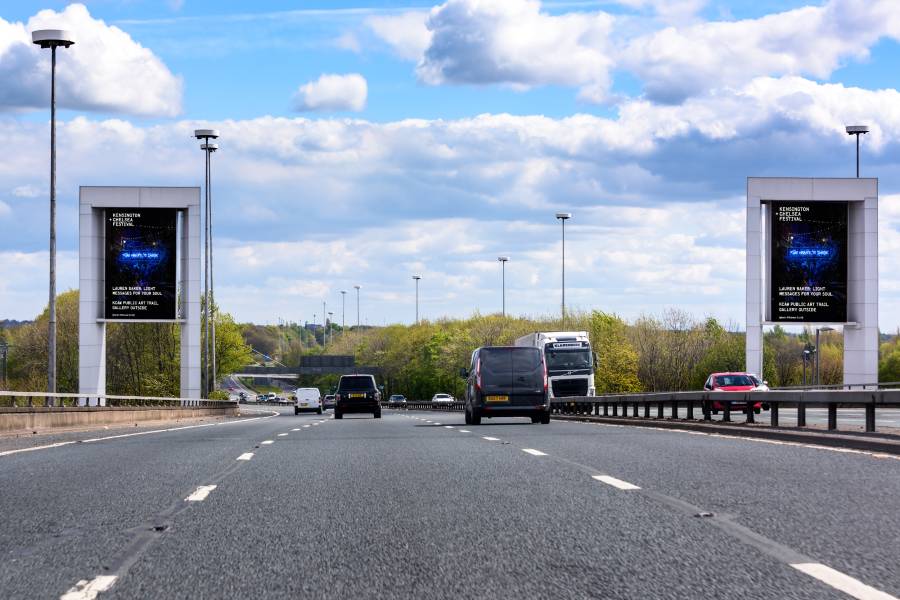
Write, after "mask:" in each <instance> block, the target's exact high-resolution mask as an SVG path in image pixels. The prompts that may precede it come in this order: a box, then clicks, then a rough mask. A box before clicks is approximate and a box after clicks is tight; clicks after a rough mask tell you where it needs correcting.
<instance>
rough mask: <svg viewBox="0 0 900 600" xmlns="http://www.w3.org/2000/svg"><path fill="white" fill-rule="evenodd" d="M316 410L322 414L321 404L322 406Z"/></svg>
mask: <svg viewBox="0 0 900 600" xmlns="http://www.w3.org/2000/svg"><path fill="white" fill-rule="evenodd" d="M316 412H318V413H319V414H320V415H321V414H322V407H321V406H320V407H319V410H318V411H316Z"/></svg>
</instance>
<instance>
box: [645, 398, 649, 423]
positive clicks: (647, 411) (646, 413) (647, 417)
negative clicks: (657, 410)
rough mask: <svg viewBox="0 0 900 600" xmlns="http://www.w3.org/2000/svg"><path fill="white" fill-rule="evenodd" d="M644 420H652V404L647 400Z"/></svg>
mask: <svg viewBox="0 0 900 600" xmlns="http://www.w3.org/2000/svg"><path fill="white" fill-rule="evenodd" d="M644 418H645V419H649V418H650V403H649V402H647V401H646V400H645V401H644Z"/></svg>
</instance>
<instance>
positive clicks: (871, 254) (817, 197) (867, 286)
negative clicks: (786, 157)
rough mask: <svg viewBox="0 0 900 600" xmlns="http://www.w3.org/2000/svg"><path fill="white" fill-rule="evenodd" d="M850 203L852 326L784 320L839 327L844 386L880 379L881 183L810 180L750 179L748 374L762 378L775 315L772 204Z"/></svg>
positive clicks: (849, 305)
mask: <svg viewBox="0 0 900 600" xmlns="http://www.w3.org/2000/svg"><path fill="white" fill-rule="evenodd" d="M779 201H783V202H798V203H801V202H809V203H818V202H846V203H847V204H848V207H849V210H848V213H849V214H848V222H847V254H848V255H847V322H845V323H804V322H782V323H780V324H781V325H785V326H787V325H795V326H796V325H808V326H811V327H813V328H815V327H819V326H822V325H839V326H841V327H842V328H843V331H844V384H845V385H847V384H856V385H859V384H868V383H876V382H877V381H878V179H868V178H867V179H857V178H852V179H850V178H848V179H831V178H806V177H772V178H768V177H749V178H747V275H746V277H747V337H746V351H747V371H749V372H751V373H757V374H760V375H761V374H762V370H763V326H765V325H770V324H775V323H773V322H770V321H768V320H767V319H769V318H770V317H769V315H770V314H771V313H770V311H769V310H768V303H769V299H770V297H771V293H770V289H769V286H770V277H771V273H770V271H769V261H770V259H771V257H769V256H768V254H769V247H770V246H769V245H768V243H767V242H768V241H769V240H767V236H768V235H770V232H771V229H770V228H769V227H768V226H767V225H768V224H769V223H770V220H771V218H772V217H771V214H767V212H770V211H768V210H767V208H768V204H769V202H779Z"/></svg>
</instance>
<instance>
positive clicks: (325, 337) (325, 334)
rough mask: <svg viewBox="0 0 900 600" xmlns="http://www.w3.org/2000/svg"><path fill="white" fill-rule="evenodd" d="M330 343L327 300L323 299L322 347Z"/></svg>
mask: <svg viewBox="0 0 900 600" xmlns="http://www.w3.org/2000/svg"><path fill="white" fill-rule="evenodd" d="M327 344H328V313H327V312H326V309H325V301H324V300H322V347H323V348H324V347H325V346H326V345H327Z"/></svg>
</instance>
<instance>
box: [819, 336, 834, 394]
mask: <svg viewBox="0 0 900 600" xmlns="http://www.w3.org/2000/svg"><path fill="white" fill-rule="evenodd" d="M820 331H834V328H833V327H827V326H826V327H816V385H822V380H821V379H819V332H820Z"/></svg>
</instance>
